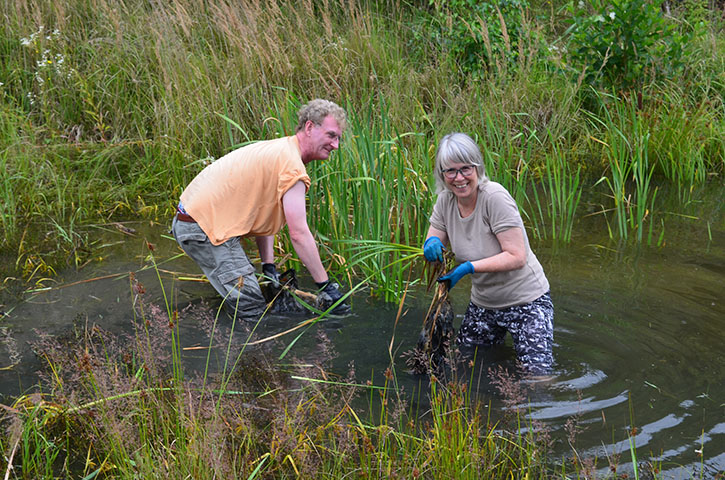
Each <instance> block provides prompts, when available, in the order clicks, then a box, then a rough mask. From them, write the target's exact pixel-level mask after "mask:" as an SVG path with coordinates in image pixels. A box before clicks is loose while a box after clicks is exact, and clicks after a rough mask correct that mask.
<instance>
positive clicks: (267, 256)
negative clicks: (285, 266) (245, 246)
mask: <svg viewBox="0 0 725 480" xmlns="http://www.w3.org/2000/svg"><path fill="white" fill-rule="evenodd" d="M254 241H255V242H257V249H259V259H260V260H261V261H262V263H274V235H267V236H259V237H255V238H254Z"/></svg>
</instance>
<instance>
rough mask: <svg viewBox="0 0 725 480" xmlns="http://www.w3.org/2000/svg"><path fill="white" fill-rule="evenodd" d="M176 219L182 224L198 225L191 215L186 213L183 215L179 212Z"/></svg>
mask: <svg viewBox="0 0 725 480" xmlns="http://www.w3.org/2000/svg"><path fill="white" fill-rule="evenodd" d="M176 219H177V220H179V221H180V222H189V223H196V220H194V219H193V218H191V215H187V214H186V213H181V212H179V211H177V212H176Z"/></svg>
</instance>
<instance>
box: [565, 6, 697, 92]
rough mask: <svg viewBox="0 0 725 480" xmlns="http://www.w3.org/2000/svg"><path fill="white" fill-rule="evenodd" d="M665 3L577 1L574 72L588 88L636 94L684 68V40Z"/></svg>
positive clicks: (572, 42) (572, 49) (572, 45)
mask: <svg viewBox="0 0 725 480" xmlns="http://www.w3.org/2000/svg"><path fill="white" fill-rule="evenodd" d="M660 4H661V0H651V1H650V0H611V1H600V0H587V1H586V2H585V1H584V0H574V1H572V2H571V3H570V5H569V10H570V13H571V15H572V25H571V27H570V28H569V30H568V32H569V34H570V38H569V47H568V51H569V57H570V62H571V66H572V67H573V68H575V69H576V70H577V71H578V72H582V71H583V72H584V78H585V80H586V81H587V83H589V84H592V85H594V86H598V87H604V88H607V89H609V88H622V89H625V90H626V89H632V88H636V87H639V86H642V85H644V84H645V82H646V81H647V80H648V79H649V80H653V79H656V78H660V77H662V76H665V75H668V74H672V73H674V72H675V71H677V70H679V69H680V68H681V66H682V62H681V58H682V56H683V46H684V45H685V43H686V38H685V37H683V36H682V35H681V34H679V33H678V32H677V31H676V29H675V26H674V24H672V23H671V22H668V21H667V20H666V19H665V17H664V15H663V14H662V11H661V9H660Z"/></svg>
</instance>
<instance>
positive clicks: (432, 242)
mask: <svg viewBox="0 0 725 480" xmlns="http://www.w3.org/2000/svg"><path fill="white" fill-rule="evenodd" d="M423 256H425V259H426V260H428V261H429V262H435V261H436V260H438V261H439V262H442V261H443V242H441V239H440V238H438V237H428V239H427V240H426V241H425V243H424V244H423Z"/></svg>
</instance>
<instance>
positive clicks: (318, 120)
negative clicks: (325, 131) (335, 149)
mask: <svg viewBox="0 0 725 480" xmlns="http://www.w3.org/2000/svg"><path fill="white" fill-rule="evenodd" d="M328 115H332V118H334V119H335V120H336V121H337V124H338V125H340V129H341V130H343V131H344V130H345V129H346V128H347V115H346V114H345V110H343V109H342V107H340V106H339V105H338V104H336V103H335V102H331V101H329V100H324V99H322V98H316V99H314V100H312V101H310V102H308V103H307V104H305V105H303V106H302V108H300V111H299V112H297V129H296V130H295V132H299V131H300V130H302V129H303V128H305V124H306V123H307V120H310V121H311V122H312V123H314V124H315V125H322V122H323V121H324V120H325V117H327V116H328Z"/></svg>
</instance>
